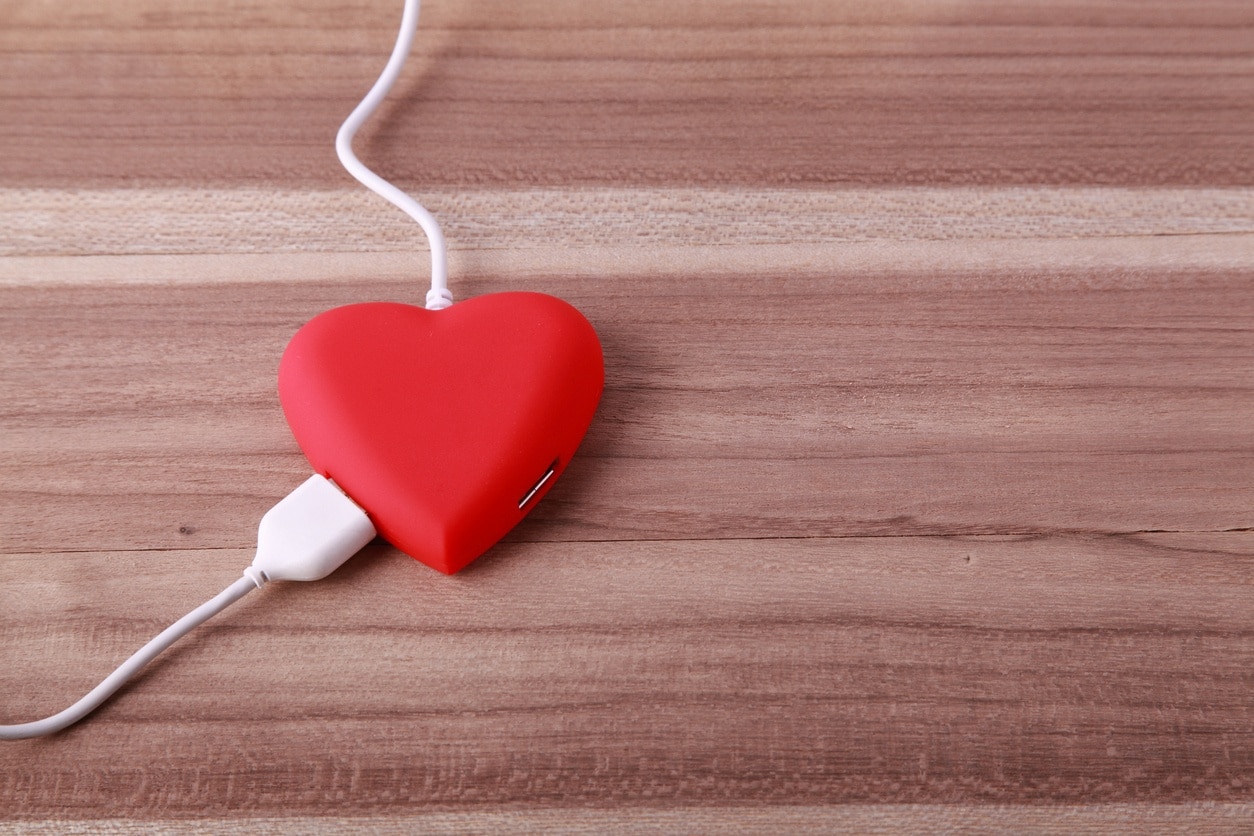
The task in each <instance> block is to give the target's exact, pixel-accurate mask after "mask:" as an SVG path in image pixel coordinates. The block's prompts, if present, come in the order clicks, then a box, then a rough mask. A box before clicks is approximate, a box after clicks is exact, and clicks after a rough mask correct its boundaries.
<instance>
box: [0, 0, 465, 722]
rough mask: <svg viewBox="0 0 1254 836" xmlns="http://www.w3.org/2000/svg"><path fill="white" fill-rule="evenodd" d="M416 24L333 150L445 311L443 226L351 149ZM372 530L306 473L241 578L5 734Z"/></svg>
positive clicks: (321, 569) (337, 561)
mask: <svg viewBox="0 0 1254 836" xmlns="http://www.w3.org/2000/svg"><path fill="white" fill-rule="evenodd" d="M417 28H418V0H405V10H404V13H403V14H402V16H401V29H400V34H399V35H397V38H396V46H395V47H394V48H393V50H392V56H391V57H390V58H389V59H388V62H387V65H386V66H385V67H384V68H383V73H382V74H381V75H380V76H379V80H378V81H376V82H375V83H374V86H373V87H371V88H370V92H369V93H367V94H366V97H365V98H364V99H362V100H361V103H360V104H359V105H357V107H356V108H354V109H353V112H352V113H350V114H349V115H348V118H347V119H345V120H344V124H343V125H341V126H340V130H339V133H338V134H336V137H335V150H336V153H337V154H339V157H340V162H341V163H343V164H344V168H346V169H348V173H349V174H351V175H353V176H354V177H356V178H357V179H358V180H359V181H361V183H362V185H364V186H365V187H366V188H368V189H370V190H371V191H373V192H376V193H377V194H379V195H381V196H383V197H384V198H386V199H387V200H389V201H391V202H392V203H393V204H395V205H396V206H397V207H399V208H400V209H401V210H402V211H404V212H405V213H406V214H408V215H409V216H410V217H411V218H413V219H414V220H416V221H417V222H418V224H419V225H420V226H421V227H422V229H423V231H425V232H426V233H427V240H428V241H429V242H430V245H431V290H430V291H428V292H427V300H426V304H427V308H428V309H431V310H440V309H442V308H447V307H448V306H449V305H451V304H452V303H453V295H452V294H451V293H449V290H448V268H447V261H448V259H447V254H446V251H445V245H444V235H443V233H441V232H440V225H439V224H438V223H436V220H435V217H434V216H432V214H431V213H430V212H428V211H427V210H426V209H424V208H423V207H422V205H421V204H419V203H418V201H416V200H414V199H413V198H412V197H410V196H409V195H407V194H405V193H404V192H402V191H401V190H400V189H398V188H396V186H393V185H392V184H391V183H389V182H388V181H386V180H384V179H383V178H382V177H380V176H379V175H377V174H375V173H374V172H373V171H371V170H370V169H369V168H367V167H366V166H365V165H364V164H363V163H362V162H361V160H359V159H357V155H356V154H354V153H353V137H354V136H355V135H356V133H357V129H358V128H360V127H361V125H362V123H363V122H365V121H366V120H367V119H369V118H370V116H371V114H373V113H374V111H375V108H377V107H378V106H379V103H380V102H381V101H383V98H384V96H386V95H387V93H388V91H389V90H390V89H391V88H392V83H393V82H395V81H396V77H397V76H398V75H400V72H401V67H403V66H404V65H405V59H406V58H407V57H408V56H409V50H410V46H411V45H412V44H413V41H414V32H415V31H416V30H417ZM374 536H375V529H374V525H373V524H372V523H371V522H370V518H369V517H367V516H366V512H365V511H363V510H362V509H361V508H359V507H358V506H357V504H356V503H354V502H353V501H352V500H351V499H349V498H348V497H347V496H345V495H344V494H343V493H342V492H341V491H340V490H339V488H337V487H336V486H335V485H334V484H333V483H332V482H330V481H328V480H327V479H324V478H323V477H321V476H311V477H309V479H308V480H306V481H305V483H304V484H302V485H301V486H300V487H299V488H297V489H296V490H294V491H292V492H291V493H290V494H288V495H287V497H286V498H284V499H283V501H281V502H280V503H279V504H278V505H275V506H274V507H273V508H271V509H270V510H269V511H267V512H266V515H265V516H264V517H262V518H261V527H260V530H259V531H258V533H257V556H256V558H254V559H253V563H252V565H251V566H249V567H248V568H247V569H245V570H244V577H242V578H240V579H239V580H237V581H235V583H233V584H231V585H230V586H228V587H227V588H226V589H224V590H222V592H220V593H218V595H216V596H215V597H214V598H211V599H210V600H208V601H206V602H205V603H203V604H201V605H200V606H199V607H197V608H196V609H194V610H192V611H191V612H189V613H188V614H187V615H185V616H183V617H182V618H180V619H179V620H178V621H176V622H174V623H173V624H171V625H170V626H169V627H167V628H166V629H165V630H163V631H162V632H161V633H160V634H159V635H158V636H157V637H156V638H154V639H153V640H152V641H150V642H148V644H146V645H144V646H143V647H141V648H140V649H139V650H138V651H137V652H136V653H135V655H133V656H131V658H129V659H127V660H126V661H125V662H123V663H122V664H121V665H120V666H118V669H117V670H115V671H114V672H113V673H111V674H109V676H107V677H105V680H104V681H103V682H101V683H100V684H99V685H97V686H96V687H95V688H93V689H92V690H91V691H90V692H89V693H88V694H87V695H86V696H85V697H83V698H82V699H81V700H79V701H78V702H76V703H74V704H73V705H71V706H70V707H69V708H67V709H65V710H64V711H62V712H60V713H59V714H54V715H52V716H51V717H47V718H45V719H43V720H37V721H35V722H33V723H21V724H18V725H13V726H3V725H0V740H21V739H22V738H27V737H40V736H42V735H46V734H52V733H53V732H58V731H61V730H62V729H64V728H66V727H67V726H70V725H73V724H74V723H77V722H78V721H79V720H81V719H83V718H84V717H86V716H87V715H88V714H90V713H91V712H93V711H95V710H96V708H98V707H99V706H100V704H101V703H103V702H104V701H105V700H107V699H108V698H109V697H110V696H111V695H112V694H113V693H114V692H115V691H117V690H118V689H119V688H121V687H122V685H123V684H124V683H125V682H126V681H127V680H128V679H130V678H131V677H133V676H134V675H135V674H136V673H138V672H139V670H140V669H141V668H143V667H144V666H145V665H147V664H148V663H149V662H151V661H152V660H153V659H155V658H156V657H157V656H158V655H159V654H160V653H161V652H162V651H163V650H165V649H166V648H167V647H169V646H170V645H172V644H174V643H175V642H176V641H178V640H179V639H181V638H182V637H183V636H185V635H186V634H187V633H189V632H190V631H191V630H192V629H193V628H194V627H197V626H199V625H201V624H203V623H205V622H206V621H208V620H209V619H210V618H213V617H214V616H215V615H217V614H218V613H220V612H222V611H223V610H224V609H226V608H227V607H229V606H230V605H231V604H234V603H235V602H236V601H238V600H239V599H240V598H243V597H244V596H245V595H247V594H248V593H249V592H251V591H252V590H254V589H259V588H260V587H262V586H264V585H265V584H266V583H268V582H270V581H315V580H319V579H320V578H324V577H326V576H327V575H329V574H331V572H333V571H335V570H336V569H337V568H339V566H340V565H341V564H342V563H344V561H346V560H348V559H349V558H350V557H352V556H353V555H354V554H356V553H357V552H358V551H359V550H360V549H361V547H362V546H364V545H366V544H367V543H369V542H370V541H371V540H372V539H374Z"/></svg>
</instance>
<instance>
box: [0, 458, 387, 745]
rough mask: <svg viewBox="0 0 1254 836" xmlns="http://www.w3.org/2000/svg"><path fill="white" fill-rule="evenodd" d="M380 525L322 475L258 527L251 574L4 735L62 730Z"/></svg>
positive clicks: (345, 553)
mask: <svg viewBox="0 0 1254 836" xmlns="http://www.w3.org/2000/svg"><path fill="white" fill-rule="evenodd" d="M375 533H376V532H375V528H374V524H373V523H372V522H370V517H369V516H367V514H366V512H365V511H363V510H362V509H361V508H360V507H359V506H358V505H357V503H355V502H353V500H352V499H350V498H349V497H348V496H346V495H345V494H344V493H343V492H342V491H341V490H340V489H339V488H338V487H336V485H335V484H334V483H332V482H331V480H329V479H327V478H325V477H323V476H319V475H317V474H315V475H313V476H310V477H309V478H308V479H306V480H305V481H304V482H303V483H301V485H300V487H298V488H297V489H296V490H294V491H292V492H291V493H290V494H288V495H287V496H285V497H284V498H283V499H282V500H280V501H279V503H278V504H277V505H275V506H274V507H273V508H271V509H270V510H269V511H267V512H266V513H265V515H264V516H263V517H262V518H261V525H260V526H258V528H257V556H256V557H254V558H253V563H252V565H251V566H249V567H248V568H247V569H245V570H244V577H242V578H240V579H239V580H237V581H236V582H235V583H233V584H231V585H230V586H228V587H227V588H226V589H224V590H222V591H221V592H219V593H218V594H217V595H215V596H214V597H213V598H210V599H209V600H208V601H206V602H205V603H203V604H201V605H200V606H199V607H197V608H196V609H194V610H192V611H191V612H189V613H188V614H187V615H185V616H183V617H182V618H180V619H179V620H178V621H176V622H174V623H173V624H171V625H170V626H169V627H167V628H165V629H164V630H162V631H161V632H160V633H159V634H158V635H157V637H156V638H155V639H153V640H152V641H150V642H148V644H146V645H144V646H143V647H141V648H140V649H139V650H138V651H137V652H136V653H135V654H134V655H133V656H131V658H129V659H127V660H126V661H125V662H123V663H122V664H121V665H119V666H118V668H117V670H115V671H114V672H113V673H111V674H109V675H108V676H107V677H105V680H104V682H101V683H100V684H99V685H97V686H96V687H95V688H93V689H91V691H90V692H88V694H87V696H85V697H83V698H82V699H81V700H79V701H78V702H76V703H74V704H73V705H71V706H70V707H69V708H67V709H65V711H62V712H60V713H59V714H53V715H52V716H51V717H45V718H44V719H42V720H36V721H34V722H33V723H19V724H17V725H13V726H0V740H22V739H23V738H27V737H42V736H43V735H46V734H52V733H53V732H59V731H61V730H62V729H64V728H66V727H67V726H71V725H73V724H74V723H77V722H78V721H79V720H81V719H83V718H84V717H86V716H87V715H88V714H90V713H92V712H93V711H95V710H96V709H97V708H99V707H100V704H101V703H103V702H104V701H105V700H107V699H109V697H111V696H112V695H113V693H114V692H115V691H117V690H118V689H119V688H121V687H122V686H123V685H124V684H125V683H126V681H127V680H128V679H130V678H131V677H132V676H134V675H135V674H137V673H139V671H140V670H141V669H142V668H143V667H144V665H147V664H148V663H149V662H151V661H152V660H153V659H155V658H157V656H159V655H160V654H161V651H163V650H165V649H166V648H167V647H169V646H170V645H172V644H174V643H175V642H176V641H178V640H179V639H181V638H183V636H185V635H187V634H188V633H189V632H191V631H192V629H194V628H196V627H199V626H200V625H201V624H204V623H205V622H206V621H208V620H209V619H211V618H213V617H214V616H215V615H217V614H218V613H220V612H222V611H223V610H224V609H226V608H227V607H229V606H231V604H234V603H235V602H236V601H238V600H239V599H240V598H243V597H244V596H245V595H247V594H248V593H249V592H251V591H253V590H254V589H260V588H261V587H262V586H264V585H265V584H267V583H269V582H270V581H316V580H321V579H322V578H325V577H326V576H327V575H329V574H331V573H332V572H334V571H335V570H336V569H338V568H339V567H340V566H341V565H342V564H343V563H344V561H346V560H348V559H349V558H350V557H352V556H353V555H355V554H357V552H358V551H360V550H361V548H362V547H363V546H365V545H366V544H367V543H369V542H370V541H371V540H372V539H374V536H375Z"/></svg>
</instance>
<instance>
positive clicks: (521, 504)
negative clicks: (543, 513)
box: [518, 459, 557, 511]
mask: <svg viewBox="0 0 1254 836" xmlns="http://www.w3.org/2000/svg"><path fill="white" fill-rule="evenodd" d="M556 472H557V459H554V460H553V464H551V465H549V469H548V470H546V471H544V475H543V476H541V477H540V481H538V482H536V483H535V484H534V485H532V486H531V490H529V491H527V492H526V493H525V494H523V498H522V499H520V500H518V510H519V511H521V510H522V509H524V508H526V507H527V503H528V502H530V501H531V500H533V499H535V496H536V494H538V493H539V492H540V489H541V488H543V487H544V486H545V485H547V484H548V482H549V480H550V479H552V478H553V474H554V473H556Z"/></svg>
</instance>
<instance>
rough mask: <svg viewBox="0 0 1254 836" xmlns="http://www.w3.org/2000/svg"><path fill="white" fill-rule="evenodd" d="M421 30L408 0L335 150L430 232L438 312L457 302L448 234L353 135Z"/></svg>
mask: <svg viewBox="0 0 1254 836" xmlns="http://www.w3.org/2000/svg"><path fill="white" fill-rule="evenodd" d="M417 29H418V0H405V11H404V12H403V13H402V15H401V31H400V32H399V34H397V36H396V46H395V47H393V49H392V56H391V57H390V58H388V62H387V65H386V66H385V67H384V68H383V72H382V73H381V74H380V75H379V80H378V81H376V82H375V83H374V86H373V87H371V88H370V92H369V93H367V94H366V97H365V98H364V99H362V100H361V104H359V105H357V107H355V108H354V109H353V112H352V113H350V114H349V115H348V118H347V119H345V120H344V124H343V125H340V130H339V133H337V134H336V136H335V152H336V154H338V155H339V157H340V162H341V163H342V164H343V166H344V168H345V169H347V171H348V173H349V174H351V175H353V176H354V177H356V178H357V180H358V182H360V183H361V184H362V185H363V186H365V187H366V188H367V189H370V191H372V192H374V193H375V194H377V195H379V196H380V197H382V198H384V199H385V200H387V201H389V202H390V203H392V205H394V206H396V207H397V208H398V209H400V210H401V211H402V212H404V213H405V214H407V215H409V217H411V218H413V219H414V220H415V221H417V222H418V225H419V226H421V227H422V230H423V232H425V233H427V241H428V242H429V244H430V246H431V290H430V292H428V293H427V308H428V309H429V310H433V311H438V310H441V309H443V308H447V307H448V306H449V305H451V304H453V295H452V294H451V293H450V292H449V290H448V254H447V248H446V246H445V244H444V233H443V232H441V231H440V224H439V223H437V222H436V219H435V216H434V215H432V214H431V213H430V212H428V211H427V210H426V209H425V208H424V207H423V206H422V204H420V203H419V202H418V201H416V200H414V199H413V198H412V197H410V196H409V195H407V194H405V193H404V192H403V191H401V190H400V189H398V188H397V187H396V186H393V185H392V184H391V183H389V182H388V181H387V180H384V179H383V178H382V177H380V176H379V175H377V174H375V173H374V172H373V171H371V170H370V169H369V168H367V167H366V165H365V163H363V162H362V161H361V160H359V159H357V155H356V154H354V153H353V137H354V136H356V135H357V129H358V128H360V127H361V126H362V124H363V123H364V122H365V121H366V120H367V119H369V118H370V117H371V115H373V114H374V112H375V109H376V108H377V107H378V106H379V104H380V102H382V101H383V99H384V97H385V96H387V94H388V91H389V90H391V89H392V84H393V83H394V82H395V81H396V78H397V76H399V75H400V74H401V68H402V67H404V66H405V59H406V58H407V57H409V51H410V47H411V46H412V45H413V42H414V32H415V31H417Z"/></svg>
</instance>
